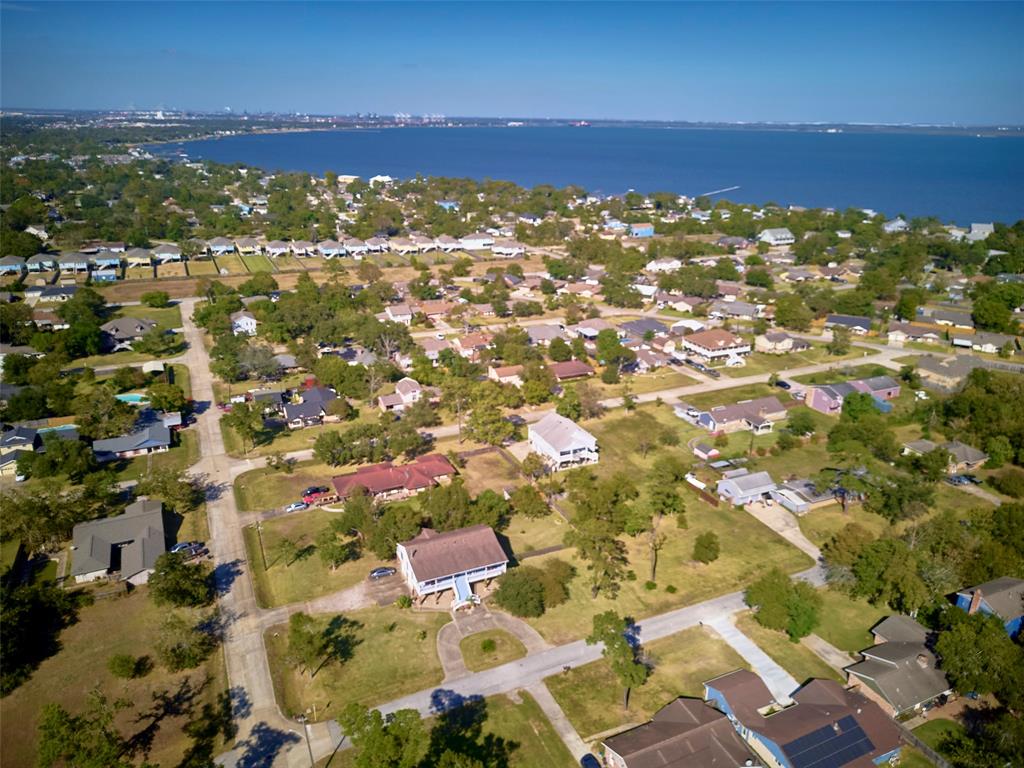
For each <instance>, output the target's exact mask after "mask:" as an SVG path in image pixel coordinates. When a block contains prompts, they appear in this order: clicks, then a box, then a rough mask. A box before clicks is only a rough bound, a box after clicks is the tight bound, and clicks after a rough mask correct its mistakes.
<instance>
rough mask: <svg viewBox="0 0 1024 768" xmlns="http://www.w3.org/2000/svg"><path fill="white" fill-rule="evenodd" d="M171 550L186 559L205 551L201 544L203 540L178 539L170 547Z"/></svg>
mask: <svg viewBox="0 0 1024 768" xmlns="http://www.w3.org/2000/svg"><path fill="white" fill-rule="evenodd" d="M171 552H173V553H174V554H176V555H181V556H182V557H184V558H186V559H191V558H193V557H199V556H200V555H201V554H203V553H204V552H206V547H204V546H203V542H201V541H179V542H178V543H177V544H175V545H174V546H173V547H171Z"/></svg>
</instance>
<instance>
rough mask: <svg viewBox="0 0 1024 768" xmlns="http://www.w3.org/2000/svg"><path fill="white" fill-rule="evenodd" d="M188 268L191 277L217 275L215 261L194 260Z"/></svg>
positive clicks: (189, 263)
mask: <svg viewBox="0 0 1024 768" xmlns="http://www.w3.org/2000/svg"><path fill="white" fill-rule="evenodd" d="M186 266H187V268H188V274H189V276H191V277H195V276H196V275H216V274H217V265H216V264H214V263H213V259H198V260H196V259H193V260H191V261H189V262H188V264H187V265H186Z"/></svg>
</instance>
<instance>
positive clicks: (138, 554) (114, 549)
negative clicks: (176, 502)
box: [71, 499, 167, 579]
mask: <svg viewBox="0 0 1024 768" xmlns="http://www.w3.org/2000/svg"><path fill="white" fill-rule="evenodd" d="M166 535H167V534H166V528H165V521H164V513H163V505H162V504H161V503H160V502H159V501H153V500H148V499H145V500H140V501H136V502H135V503H134V504H130V505H129V506H128V507H127V508H126V509H125V511H124V514H121V515H117V516H115V517H107V518H104V519H102V520H91V521H89V522H87V523H79V524H78V525H76V526H75V528H74V533H73V534H72V543H73V547H74V552H73V553H72V557H71V575H72V576H81V575H84V574H87V573H95V572H96V571H108V570H111V569H113V568H116V569H118V570H119V571H120V573H121V577H122V578H125V579H127V578H130V577H131V576H134V575H135V574H137V573H140V572H142V571H146V570H150V569H151V568H153V566H154V565H156V560H157V558H158V557H160V555H162V554H163V553H164V552H166V551H167V540H166ZM118 561H120V562H118Z"/></svg>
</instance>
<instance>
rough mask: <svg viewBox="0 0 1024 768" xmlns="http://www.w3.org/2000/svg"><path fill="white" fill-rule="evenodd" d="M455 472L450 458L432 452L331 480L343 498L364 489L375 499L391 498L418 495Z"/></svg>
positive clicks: (361, 469) (376, 465) (373, 466)
mask: <svg viewBox="0 0 1024 768" xmlns="http://www.w3.org/2000/svg"><path fill="white" fill-rule="evenodd" d="M455 474H456V472H455V467H453V466H452V465H451V462H449V461H448V459H446V458H445V457H444V456H442V455H441V454H439V453H429V454H427V455H426V456H420V457H418V458H417V459H416V460H415V461H411V462H409V463H408V464H401V465H399V466H395V465H393V464H392V463H391V462H390V461H385V462H383V463H381V464H371V465H370V466H367V467H360V468H359V469H357V470H356V471H355V472H353V473H351V474H348V475H337V476H336V477H334V478H332V479H331V482H332V483H333V484H334V489H335V490H336V491H337V493H338V496H339V498H342V499H345V498H347V497H349V496H351V495H352V494H353V493H356V492H357V489H359V488H362V489H364V490H365V491H366V492H367V493H368V494H369V495H370V496H372V497H373V498H374V499H380V500H388V501H390V500H394V499H405V498H408V497H409V496H415V495H416V494H417V493H419V492H420V491H425V490H426V489H427V488H433V487H434V486H435V485H439V484H440V483H442V482H445V481H447V480H450V479H451V478H452V477H453V476H454V475H455Z"/></svg>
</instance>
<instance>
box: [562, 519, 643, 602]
mask: <svg viewBox="0 0 1024 768" xmlns="http://www.w3.org/2000/svg"><path fill="white" fill-rule="evenodd" d="M565 543H566V545H568V546H570V547H576V550H577V553H578V554H579V556H580V559H582V560H584V561H585V562H586V563H587V570H588V571H590V595H591V597H592V598H596V597H597V596H598V595H599V594H605V595H607V596H609V597H614V596H615V595H616V594H617V593H618V591H619V582H621V581H622V579H623V577H624V576H625V574H626V564H627V563H628V560H627V559H626V545H625V544H623V543H622V542H621V541H619V540H618V539H617V538H616V535H615V527H614V525H613V524H612V523H610V522H608V521H607V520H601V519H597V518H592V517H591V518H587V519H584V520H581V521H579V522H578V523H576V524H575V525H574V526H573V528H572V529H571V530H570V531H569V532H568V533H567V534H566V535H565Z"/></svg>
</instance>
